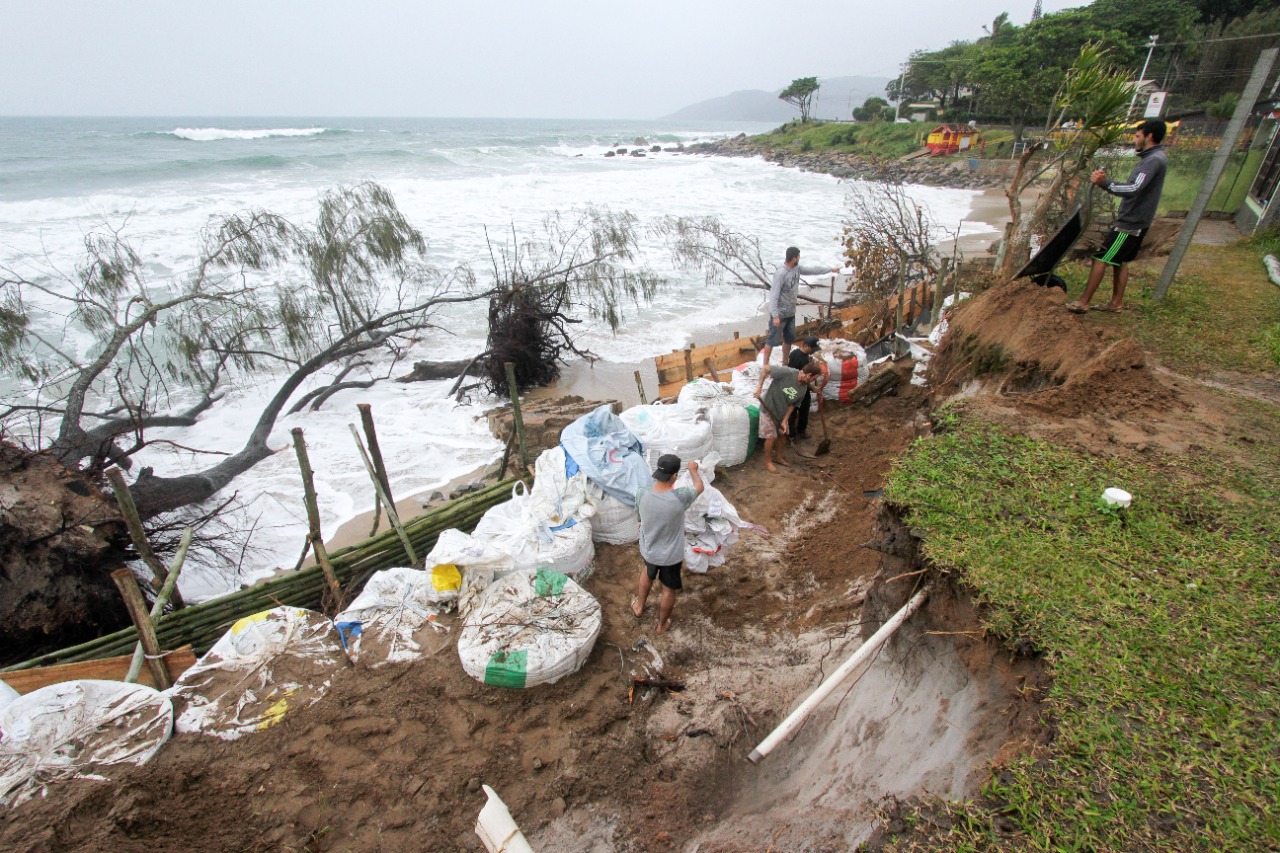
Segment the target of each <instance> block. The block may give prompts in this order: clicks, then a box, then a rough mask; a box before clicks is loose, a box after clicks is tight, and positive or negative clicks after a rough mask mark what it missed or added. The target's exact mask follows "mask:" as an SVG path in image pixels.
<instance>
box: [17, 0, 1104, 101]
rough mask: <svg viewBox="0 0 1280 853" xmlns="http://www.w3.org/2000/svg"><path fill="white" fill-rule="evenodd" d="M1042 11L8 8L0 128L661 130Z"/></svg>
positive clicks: (722, 2)
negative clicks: (718, 100) (681, 116)
mask: <svg viewBox="0 0 1280 853" xmlns="http://www.w3.org/2000/svg"><path fill="white" fill-rule="evenodd" d="M1080 5H1087V3H1082V2H1080V0H1075V2H1062V0H1045V3H1044V10H1045V12H1053V11H1057V10H1059V9H1063V8H1068V7H1071V6H1080ZM1033 6H1034V0H1016V2H1010V1H1009V0H967V2H964V3H957V2H953V0H916V2H914V3H909V4H908V3H888V2H870V0H852V1H851V0H791V2H789V3H780V2H777V0H768V1H767V2H766V0H679V2H677V0H541V1H540V0H520V2H517V0H447V2H446V1H445V0H416V1H411V0H308V2H302V0H206V1H205V2H200V1H199V0H113V2H103V1H102V0H80V2H72V0H0V115H134V116H139V115H157V116H159V115H187V116H466V117H471V116H501V117H547V118H651V117H656V116H659V115H663V114H666V113H669V112H673V111H675V110H677V109H679V108H681V107H683V106H686V105H688V104H691V103H695V102H697V101H701V100H704V99H707V98H712V97H716V96H719V95H725V94H728V93H730V92H733V91H736V90H739V89H765V90H776V89H780V88H782V87H783V86H785V85H786V84H787V83H788V82H790V81H791V80H792V79H793V78H795V77H807V76H817V77H835V76H843V75H866V76H874V77H892V76H894V75H896V74H897V73H898V67H899V63H901V62H902V61H903V60H904V59H905V58H906V56H907V54H908V53H910V52H911V51H912V50H915V49H918V48H925V49H936V48H940V47H945V46H946V45H947V44H949V43H950V42H951V41H953V40H956V39H963V40H966V41H971V40H974V39H976V38H979V37H980V36H982V34H983V33H982V24H984V23H986V24H989V23H990V22H991V20H992V19H993V18H995V16H996V15H998V14H999V13H1000V12H1003V11H1007V12H1009V15H1010V20H1011V21H1012V22H1014V23H1017V24H1022V23H1026V21H1027V20H1028V19H1029V18H1030V16H1031V9H1032V7H1033ZM784 10H785V11H784Z"/></svg>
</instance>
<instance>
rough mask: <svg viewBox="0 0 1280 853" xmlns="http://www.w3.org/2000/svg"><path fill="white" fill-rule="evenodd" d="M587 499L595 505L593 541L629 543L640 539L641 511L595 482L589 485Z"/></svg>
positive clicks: (592, 521) (592, 527)
mask: <svg viewBox="0 0 1280 853" xmlns="http://www.w3.org/2000/svg"><path fill="white" fill-rule="evenodd" d="M587 500H588V501H590V502H591V505H592V506H594V507H595V510H596V513H595V515H593V516H591V541H593V542H606V543H608V544H610V545H628V544H630V543H632V542H638V541H639V540H640V511H639V510H637V509H636V508H635V507H634V506H628V505H627V504H624V503H623V502H622V501H620V500H618V499H617V498H615V497H614V496H613V495H610V494H608V493H606V492H605V491H604V490H603V489H601V488H600V487H599V486H597V485H596V484H595V483H591V484H590V485H589V486H588V487H587Z"/></svg>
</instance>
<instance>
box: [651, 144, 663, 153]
mask: <svg viewBox="0 0 1280 853" xmlns="http://www.w3.org/2000/svg"><path fill="white" fill-rule="evenodd" d="M661 150H662V146H661V145H655V146H653V147H652V148H650V149H649V151H650V152H652V153H654V154H656V153H658V152H659V151H661Z"/></svg>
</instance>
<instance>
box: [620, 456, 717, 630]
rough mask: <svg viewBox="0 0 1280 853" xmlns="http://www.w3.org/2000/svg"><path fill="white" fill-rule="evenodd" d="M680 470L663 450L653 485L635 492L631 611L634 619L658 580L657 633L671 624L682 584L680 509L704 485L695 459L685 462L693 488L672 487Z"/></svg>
mask: <svg viewBox="0 0 1280 853" xmlns="http://www.w3.org/2000/svg"><path fill="white" fill-rule="evenodd" d="M679 470H680V457H679V456H676V455H675V454H673V453H666V454H663V455H662V456H660V457H658V467H656V468H654V469H653V486H652V487H650V488H648V489H642V490H641V491H640V492H638V493H637V494H636V509H638V510H639V511H640V557H641V558H642V559H643V560H644V565H643V566H642V567H641V568H640V587H639V590H638V591H637V594H636V600H635V601H634V602H633V603H632V604H631V612H632V613H633V614H634V615H635V617H636V618H637V619H639V618H640V617H641V616H643V615H644V605H645V602H646V601H648V600H649V590H650V588H652V586H653V582H654V580H655V579H656V580H658V581H659V582H660V583H661V584H662V598H661V599H660V600H659V602H658V633H659V634H661V633H662V632H664V631H666V630H667V629H668V628H670V627H671V611H672V609H673V608H674V607H675V606H676V593H677V592H679V591H680V589H681V587H682V586H683V584H681V582H680V570H681V569H682V568H683V567H684V544H685V543H684V511H685V510H687V509H688V508H689V507H690V505H692V504H693V501H694V499H695V498H697V497H698V495H700V494H702V490H703V489H704V488H706V486H705V485H704V484H703V482H702V477H700V476H699V475H698V463H697V462H696V461H690V462H689V477H690V478H691V479H692V480H693V488H692V489H690V488H687V487H684V488H679V489H677V488H676V487H675V481H676V473H677V472H679Z"/></svg>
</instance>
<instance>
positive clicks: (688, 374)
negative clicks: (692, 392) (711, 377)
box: [684, 347, 693, 382]
mask: <svg viewBox="0 0 1280 853" xmlns="http://www.w3.org/2000/svg"><path fill="white" fill-rule="evenodd" d="M684 381H685V382H692V381H693V349H692V348H691V347H685V348H684Z"/></svg>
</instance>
